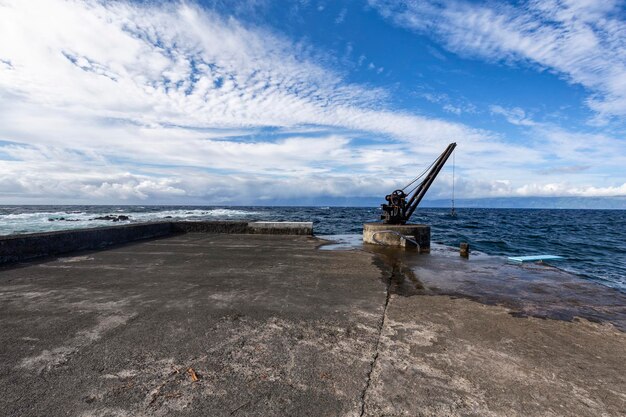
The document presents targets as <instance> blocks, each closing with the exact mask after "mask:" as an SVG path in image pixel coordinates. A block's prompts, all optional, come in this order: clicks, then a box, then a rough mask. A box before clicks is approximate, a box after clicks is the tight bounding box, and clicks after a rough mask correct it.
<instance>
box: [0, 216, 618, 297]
mask: <svg viewBox="0 0 626 417" xmlns="http://www.w3.org/2000/svg"><path fill="white" fill-rule="evenodd" d="M104 216H113V217H116V216H128V219H124V220H119V221H113V220H103V219H96V218H97V217H104ZM379 217H380V209H378V208H363V207H198V206H2V207H0V235H12V234H22V233H35V232H47V231H55V230H67V229H75V228H85V227H99V226H110V225H117V224H129V223H135V222H146V221H155V220H165V219H185V220H249V221H252V220H267V221H312V222H313V223H314V226H313V230H314V232H315V234H316V235H322V236H323V235H358V234H360V233H361V232H362V225H363V223H364V222H370V221H378V219H379ZM412 221H413V222H415V223H426V224H429V225H431V227H432V241H433V242H434V243H437V244H441V245H445V246H450V247H455V248H458V246H459V244H460V243H461V242H469V244H470V246H471V249H472V250H473V251H479V252H482V253H485V254H488V255H492V256H499V257H506V256H522V255H538V254H551V255H560V256H563V257H564V258H565V259H564V260H562V261H559V262H557V263H554V266H556V267H558V268H560V269H562V270H564V271H567V272H570V273H573V274H576V275H578V276H580V277H582V278H584V279H586V280H590V281H594V282H597V283H599V284H602V285H605V286H607V287H611V288H615V289H618V290H620V291H622V292H626V210H556V209H550V210H541V209H479V208H465V209H464V208H459V209H457V215H456V216H451V215H450V209H449V208H442V209H437V208H419V209H418V210H417V211H416V212H415V214H414V215H413V218H412Z"/></svg>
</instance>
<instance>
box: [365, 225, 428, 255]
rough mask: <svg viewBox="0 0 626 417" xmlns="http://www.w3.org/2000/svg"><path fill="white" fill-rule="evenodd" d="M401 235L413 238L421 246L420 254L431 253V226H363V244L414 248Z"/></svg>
mask: <svg viewBox="0 0 626 417" xmlns="http://www.w3.org/2000/svg"><path fill="white" fill-rule="evenodd" d="M389 232H391V233H389ZM400 235H402V236H408V237H411V238H413V240H414V241H415V242H417V244H418V245H419V249H420V252H422V253H428V252H429V251H430V226H428V225H426V224H384V223H365V224H364V225H363V242H365V243H369V244H374V245H384V246H401V247H406V248H409V247H412V245H410V244H408V243H407V241H406V239H403V238H402V237H401V236H400Z"/></svg>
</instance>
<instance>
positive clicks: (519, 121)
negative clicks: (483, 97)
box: [489, 105, 535, 126]
mask: <svg viewBox="0 0 626 417" xmlns="http://www.w3.org/2000/svg"><path fill="white" fill-rule="evenodd" d="M489 110H490V111H491V113H492V114H497V115H500V116H503V117H504V118H505V119H506V120H507V122H509V123H511V124H514V125H521V126H533V125H535V122H534V121H533V120H532V119H531V118H530V117H528V115H527V114H526V112H525V111H524V109H521V108H519V107H513V108H511V109H505V108H504V107H502V106H498V105H493V106H490V107H489Z"/></svg>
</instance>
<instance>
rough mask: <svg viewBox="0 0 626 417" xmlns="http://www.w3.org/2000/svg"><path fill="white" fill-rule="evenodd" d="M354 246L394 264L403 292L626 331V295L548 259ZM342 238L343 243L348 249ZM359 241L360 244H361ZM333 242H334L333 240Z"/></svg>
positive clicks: (394, 278) (393, 283)
mask: <svg viewBox="0 0 626 417" xmlns="http://www.w3.org/2000/svg"><path fill="white" fill-rule="evenodd" d="M352 236H353V238H352V242H354V245H353V246H352V249H361V250H365V251H368V252H372V253H375V254H377V257H378V259H379V261H380V262H383V263H384V264H385V265H386V267H387V268H389V269H391V274H390V275H388V276H387V277H385V278H384V279H385V280H387V282H386V283H387V284H389V290H390V292H391V293H393V294H398V295H401V296H413V295H450V296H453V297H463V298H469V299H472V300H475V301H479V302H481V303H485V304H492V305H502V306H505V307H507V308H509V309H511V314H512V315H514V316H516V317H526V316H533V317H540V318H551V319H560V320H568V321H569V320H572V319H574V318H575V317H581V318H585V319H587V320H591V321H596V322H604V321H608V322H611V323H613V324H614V325H615V326H616V327H618V328H619V329H621V330H624V331H626V294H624V293H622V292H620V291H619V290H615V289H612V288H608V287H605V286H603V285H600V284H597V283H594V282H591V281H587V280H585V279H583V278H582V277H579V276H577V275H574V274H571V273H569V272H565V271H562V270H560V269H558V268H555V267H552V266H550V265H546V264H524V265H512V264H507V263H506V260H505V259H504V258H503V257H496V256H488V255H485V254H480V253H479V254H476V253H473V254H472V255H471V256H470V258H469V259H464V258H462V257H460V256H459V252H458V251H457V250H455V249H453V248H449V247H446V246H441V245H433V247H431V253H430V254H417V253H416V252H415V251H410V250H403V249H398V248H385V247H382V246H376V245H363V244H362V243H361V242H360V239H356V238H354V236H358V237H359V238H360V235H352ZM350 241H351V240H350V238H347V237H342V241H341V242H340V243H337V245H339V246H338V247H337V248H334V247H333V246H331V247H330V248H327V249H343V250H345V249H348V248H350V247H349V242H350ZM357 242H358V243H357ZM329 246H330V245H329Z"/></svg>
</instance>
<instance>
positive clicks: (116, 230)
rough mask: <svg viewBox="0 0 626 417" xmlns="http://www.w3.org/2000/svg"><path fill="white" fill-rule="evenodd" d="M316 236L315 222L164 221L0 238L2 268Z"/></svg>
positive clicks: (0, 263) (0, 262)
mask: <svg viewBox="0 0 626 417" xmlns="http://www.w3.org/2000/svg"><path fill="white" fill-rule="evenodd" d="M191 232H196V233H208V234H215V233H226V234H268V235H301V236H310V235H312V234H313V223H312V222H244V221H170V222H167V221H162V222H150V223H133V224H126V225H119V226H110V227H94V228H90V229H74V230H71V229H70V230H62V231H58V232H47V233H29V234H22V235H15V236H0V265H2V264H8V263H12V262H20V261H25V260H29V259H36V258H41V257H45V256H53V255H61V254H64V253H70V252H75V251H79V250H89V249H102V248H105V247H108V246H113V245H119V244H123V243H128V242H134V241H138V240H142V239H151V238H158V237H165V236H170V235H173V234H180V233H191Z"/></svg>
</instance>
